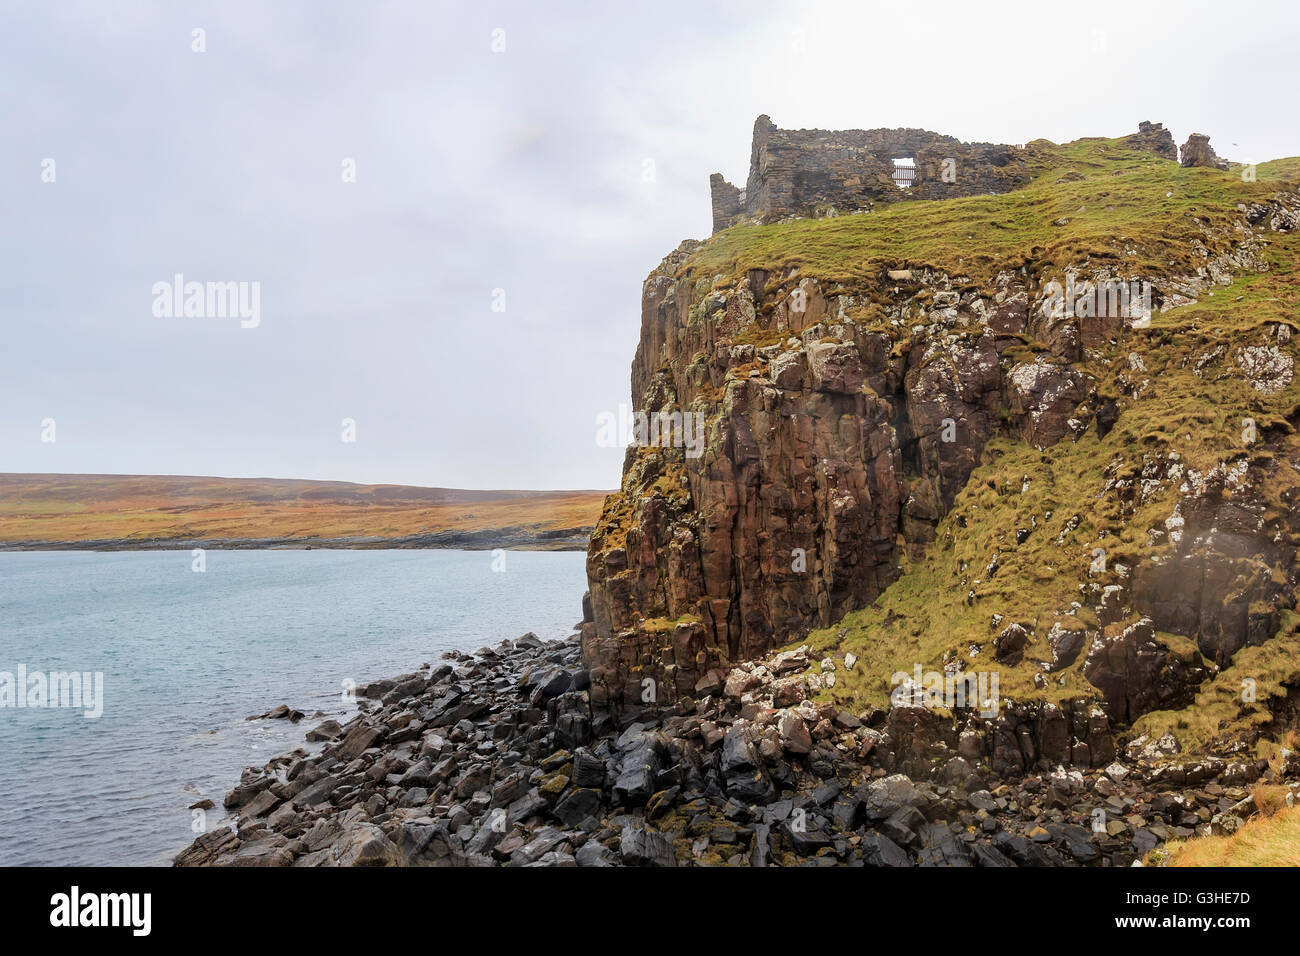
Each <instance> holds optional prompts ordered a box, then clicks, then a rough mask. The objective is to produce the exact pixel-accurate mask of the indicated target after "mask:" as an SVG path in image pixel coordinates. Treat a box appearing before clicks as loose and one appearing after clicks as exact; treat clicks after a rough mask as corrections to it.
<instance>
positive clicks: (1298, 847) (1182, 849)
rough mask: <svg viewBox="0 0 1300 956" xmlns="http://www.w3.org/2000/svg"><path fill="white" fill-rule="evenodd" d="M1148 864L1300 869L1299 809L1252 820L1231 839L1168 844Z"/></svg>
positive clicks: (1177, 841) (1198, 838) (1209, 837)
mask: <svg viewBox="0 0 1300 956" xmlns="http://www.w3.org/2000/svg"><path fill="white" fill-rule="evenodd" d="M1156 853H1158V854H1160V857H1159V860H1157V858H1155V854H1156ZM1148 861H1149V862H1158V861H1163V863H1164V865H1166V866H1175V867H1189V866H1300V806H1295V807H1284V808H1283V809H1281V810H1278V811H1277V812H1275V813H1272V814H1269V815H1267V816H1265V815H1263V814H1261V815H1259V816H1256V817H1253V818H1252V819H1250V820H1248V821H1247V822H1246V823H1244V824H1243V825H1242V826H1241V828H1240V829H1239V830H1237V832H1236V833H1234V834H1232V836H1226V837H1224V836H1205V837H1197V838H1195V839H1191V840H1174V841H1170V842H1169V843H1167V844H1165V845H1164V846H1163V847H1162V848H1160V850H1158V851H1154V852H1153V854H1152V855H1151V856H1149V857H1148Z"/></svg>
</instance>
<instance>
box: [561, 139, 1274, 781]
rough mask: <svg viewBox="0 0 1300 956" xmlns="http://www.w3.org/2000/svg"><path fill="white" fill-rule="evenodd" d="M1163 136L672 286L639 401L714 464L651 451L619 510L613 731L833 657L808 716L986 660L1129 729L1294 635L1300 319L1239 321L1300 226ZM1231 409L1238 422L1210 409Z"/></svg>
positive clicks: (605, 520) (719, 247) (647, 347)
mask: <svg viewBox="0 0 1300 956" xmlns="http://www.w3.org/2000/svg"><path fill="white" fill-rule="evenodd" d="M1145 125H1146V127H1147V128H1146V129H1144V130H1143V131H1142V133H1141V134H1139V136H1137V137H1129V138H1128V139H1127V140H1110V141H1097V140H1092V141H1083V143H1081V144H1070V145H1069V146H1066V147H1054V146H1051V144H1042V143H1040V144H1031V145H1030V147H1029V149H1028V151H1027V153H1028V155H1027V163H1028V164H1029V165H1028V168H1029V169H1030V170H1031V171H1032V172H1033V174H1034V176H1035V180H1034V183H1033V185H1032V186H1030V187H1028V188H1026V189H1025V190H1023V191H1021V192H1017V193H1014V194H1012V196H1011V197H971V198H968V199H954V200H952V201H951V202H949V203H931V204H924V205H923V206H912V207H911V208H910V209H900V208H895V209H892V210H891V211H890V213H889V214H890V215H893V216H895V217H896V218H895V219H893V220H885V218H884V217H885V214H871V215H863V216H860V217H841V218H839V219H836V220H834V221H830V222H816V223H813V222H802V223H788V224H785V225H782V226H774V227H755V226H749V227H741V229H738V230H730V231H728V232H727V233H724V234H723V235H721V236H716V237H714V239H712V240H710V241H709V242H708V243H704V244H701V243H697V242H692V241H687V242H684V243H683V244H682V245H681V246H680V247H679V248H678V249H677V250H676V251H675V252H673V253H671V254H670V255H669V256H667V257H666V258H665V259H664V260H663V262H662V263H661V264H660V265H659V267H658V268H657V269H656V270H655V271H654V272H653V273H651V275H650V276H649V278H648V279H647V280H646V282H645V285H644V289H643V294H642V326H641V340H640V343H639V345H638V347H637V352H636V358H635V360H634V362H633V368H632V394H633V397H634V400H635V402H636V405H637V407H638V408H639V409H641V410H643V411H645V412H648V413H655V412H663V413H665V414H668V413H691V414H696V415H699V416H701V418H702V421H703V423H704V436H705V437H704V442H703V446H702V453H701V454H699V455H698V456H697V457H693V452H692V450H691V449H690V448H688V447H681V446H677V447H674V446H672V445H671V444H668V443H664V442H660V443H658V444H641V445H638V446H633V447H630V448H629V450H628V454H627V458H626V461H625V466H624V474H623V482H622V488H621V490H620V491H619V492H618V493H617V494H615V495H613V496H611V497H610V498H609V499H608V500H607V501H606V505H605V509H604V512H603V514H602V517H601V520H600V522H599V524H598V525H597V528H596V530H595V532H594V534H593V536H592V541H591V547H590V549H589V552H588V560H587V570H588V577H589V582H590V586H591V600H590V602H589V604H588V607H587V614H586V618H587V620H586V621H585V623H584V626H583V657H584V661H585V663H586V665H587V666H588V667H589V668H590V677H591V699H592V704H593V705H595V706H604V705H614V706H642V705H645V704H666V703H671V702H673V701H675V700H678V699H681V698H683V697H688V696H692V695H696V694H698V693H708V692H710V691H712V690H714V689H715V685H719V686H720V684H721V681H722V680H724V679H725V677H726V672H727V670H728V669H729V668H730V667H731V666H733V665H734V664H735V663H737V662H740V661H744V660H748V659H752V658H755V657H758V656H759V655H761V654H762V653H763V652H765V651H766V650H768V649H770V648H772V647H774V646H778V645H784V644H787V643H790V642H792V641H795V640H797V639H799V638H801V637H802V636H803V635H805V634H807V633H808V632H809V631H810V630H815V629H818V628H830V629H829V630H827V631H820V632H818V633H817V634H815V635H814V641H813V643H814V646H815V648H816V649H817V650H818V651H819V652H820V653H821V654H822V655H823V656H824V662H823V664H822V666H821V669H820V672H818V673H814V674H812V675H810V676H809V679H808V683H807V684H806V685H804V690H806V691H807V692H808V693H810V694H816V693H818V692H821V693H823V694H828V695H831V696H832V697H834V698H835V699H837V700H846V701H847V700H857V701H859V702H861V701H864V700H868V699H878V698H879V696H880V691H881V688H882V687H883V688H885V689H886V692H887V689H888V686H889V680H888V678H889V674H890V672H891V671H892V670H896V669H897V668H898V667H900V666H902V667H903V668H904V669H905V670H907V671H909V672H910V670H911V668H912V662H915V663H916V664H918V665H924V666H926V667H929V666H934V667H936V668H943V669H944V670H945V672H946V673H950V674H951V673H962V672H965V671H966V669H967V668H968V667H970V668H973V667H974V666H976V665H975V664H973V663H972V661H973V659H974V658H975V657H977V656H979V654H980V653H981V651H983V653H984V654H985V658H984V660H986V661H987V662H988V663H987V665H985V666H994V665H995V662H996V666H997V667H998V668H999V669H1001V670H1002V671H1003V678H1004V688H1011V689H1013V690H1014V691H1015V692H1016V693H1017V694H1018V695H1019V696H1024V697H1030V696H1033V695H1035V694H1037V695H1038V696H1039V697H1041V698H1042V699H1043V700H1048V701H1050V700H1056V701H1060V702H1062V703H1063V704H1064V706H1066V708H1067V710H1068V709H1070V708H1071V707H1074V706H1075V705H1073V704H1071V703H1070V701H1073V700H1076V699H1077V700H1079V701H1081V703H1080V704H1079V705H1078V707H1077V708H1076V709H1077V710H1078V712H1079V713H1081V714H1085V715H1086V714H1087V713H1088V706H1089V705H1088V704H1086V703H1084V701H1089V700H1091V701H1097V702H1100V703H1101V704H1102V705H1103V706H1104V707H1105V709H1106V712H1107V713H1108V714H1109V716H1110V719H1111V721H1112V722H1114V721H1117V720H1118V721H1120V722H1123V723H1127V722H1130V721H1132V720H1134V719H1136V718H1137V717H1138V716H1139V715H1140V714H1141V713H1143V712H1146V711H1148V710H1152V709H1154V708H1157V707H1170V706H1182V705H1184V704H1186V703H1187V702H1188V701H1190V699H1191V697H1192V695H1193V694H1194V693H1195V691H1196V687H1197V685H1198V684H1199V683H1200V682H1201V681H1202V680H1204V679H1205V677H1206V676H1207V675H1208V674H1211V673H1213V672H1214V671H1215V669H1216V668H1219V667H1226V666H1227V665H1228V664H1229V663H1230V662H1231V661H1232V659H1233V655H1234V654H1235V653H1236V652H1237V651H1238V650H1239V649H1240V648H1242V647H1244V646H1247V645H1259V644H1262V643H1264V642H1265V641H1268V640H1269V639H1271V638H1272V637H1274V636H1275V635H1277V634H1278V632H1279V629H1281V628H1282V627H1283V625H1284V624H1287V623H1289V622H1290V621H1291V616H1290V613H1291V612H1290V609H1291V608H1293V607H1294V603H1295V587H1296V583H1297V581H1296V570H1295V554H1296V545H1297V542H1298V541H1300V522H1297V519H1296V518H1295V510H1294V507H1293V505H1294V500H1295V496H1296V495H1297V491H1298V490H1300V473H1297V472H1296V470H1295V464H1296V461H1297V460H1300V458H1298V457H1297V454H1296V451H1297V450H1296V448H1295V447H1294V445H1295V442H1294V439H1293V436H1292V432H1293V431H1294V428H1293V426H1294V425H1295V424H1296V420H1297V419H1296V408H1297V405H1298V401H1297V389H1296V385H1295V384H1294V383H1293V381H1292V374H1291V370H1292V349H1291V345H1290V329H1291V327H1292V325H1291V321H1290V320H1286V321H1280V319H1281V318H1283V317H1284V316H1286V315H1287V314H1288V313H1287V311H1286V310H1287V309H1288V308H1290V307H1291V306H1290V303H1291V302H1292V298H1293V297H1294V295H1295V289H1294V288H1293V287H1292V286H1290V285H1288V286H1287V287H1286V293H1285V296H1283V297H1282V298H1280V299H1279V297H1278V296H1277V295H1276V294H1275V295H1273V296H1272V299H1271V301H1272V302H1274V303H1275V304H1276V303H1279V302H1282V303H1285V304H1283V305H1278V306H1277V307H1276V308H1274V307H1273V306H1270V307H1268V308H1267V309H1264V310H1258V309H1257V310H1255V311H1254V312H1253V313H1251V314H1247V312H1246V307H1245V306H1241V307H1240V308H1239V309H1236V310H1233V309H1231V308H1229V309H1228V310H1227V311H1225V312H1220V311H1218V307H1219V305H1220V304H1224V305H1228V304H1229V303H1228V302H1226V301H1225V298H1226V295H1227V293H1225V289H1226V287H1227V286H1229V285H1232V284H1233V283H1234V281H1238V282H1239V281H1241V280H1238V279H1236V278H1235V277H1239V276H1249V275H1252V274H1259V273H1268V274H1269V275H1270V277H1271V278H1270V280H1269V281H1280V280H1281V276H1282V275H1284V274H1289V266H1286V267H1284V268H1282V269H1279V262H1294V255H1295V249H1294V247H1293V246H1292V245H1290V244H1289V243H1290V239H1291V235H1290V234H1291V231H1292V230H1293V229H1294V228H1295V225H1296V216H1295V211H1296V210H1297V208H1300V202H1297V199H1296V196H1295V195H1294V193H1290V192H1286V191H1285V190H1283V191H1279V188H1278V184H1277V183H1274V184H1272V185H1271V186H1265V185H1264V184H1263V183H1261V184H1258V185H1256V184H1250V185H1249V186H1248V185H1246V184H1242V183H1238V182H1236V180H1235V179H1233V178H1231V177H1228V176H1225V175H1224V174H1223V173H1221V172H1217V171H1213V170H1200V169H1197V170H1179V167H1178V166H1177V164H1176V163H1175V162H1172V161H1171V158H1170V157H1169V152H1170V150H1171V148H1172V140H1171V139H1169V137H1168V133H1167V132H1166V131H1163V130H1162V129H1160V128H1159V127H1156V126H1152V125H1151V124H1145ZM1166 140H1168V142H1166ZM1288 168H1289V167H1288ZM1208 176H1216V177H1220V178H1219V179H1216V180H1213V181H1211V180H1208V179H1204V178H1196V177H1208ZM1120 177H1124V179H1123V180H1120ZM1175 190H1178V191H1179V192H1180V193H1184V194H1186V195H1185V196H1183V197H1180V200H1175V201H1174V202H1172V203H1171V202H1169V201H1168V200H1169V199H1170V198H1171V197H1173V196H1174V195H1175ZM1166 193H1168V195H1167V196H1166V195H1165V194H1166ZM1012 197H1022V198H1018V199H1016V203H1017V205H1014V206H1007V205H1004V204H1003V203H1004V202H1005V201H1006V200H1008V199H1011V198H1012ZM1162 197H1163V199H1162ZM1238 200H1240V201H1238ZM1189 203H1191V204H1192V205H1193V206H1194V207H1196V208H1193V209H1188V208H1187V205H1188V204H1189ZM1144 204H1145V205H1144ZM907 205H909V206H911V204H907ZM1117 208H1119V209H1124V210H1127V218H1125V216H1124V215H1122V214H1121V215H1116V210H1117ZM913 209H914V210H916V212H913V211H912V210H913ZM1089 210H1092V212H1089ZM1139 210H1143V211H1141V212H1139ZM1152 210H1158V211H1156V212H1152ZM1058 213H1068V215H1058ZM903 217H907V218H903ZM900 231H904V232H907V233H908V234H909V235H915V236H916V237H918V238H917V239H915V240H908V241H903V240H899V239H897V238H895V237H896V236H898V235H899V233H900ZM1007 233H1010V235H1007ZM940 235H942V236H946V237H948V239H949V240H950V244H949V245H946V246H944V245H939V244H936V243H938V242H939V240H937V239H933V238H932V237H934V236H940ZM909 242H910V244H909ZM927 243H928V244H927ZM1279 253H1280V254H1281V258H1280V259H1279ZM1269 270H1272V271H1271V272H1270V271H1269ZM1116 288H1122V289H1123V291H1124V295H1123V296H1119V295H1117V294H1112V295H1111V297H1110V298H1109V299H1107V292H1108V291H1109V292H1110V293H1114V292H1115V289H1116ZM1130 289H1132V291H1133V293H1134V295H1133V296H1132V297H1131V298H1130V297H1129V296H1128V290H1130ZM1216 289H1217V290H1218V294H1219V296H1221V297H1225V298H1220V299H1219V300H1218V302H1216V303H1215V311H1213V313H1212V314H1211V315H1209V316H1205V315H1201V314H1197V313H1195V312H1194V311H1193V310H1194V309H1195V308H1197V307H1199V306H1200V302H1201V301H1202V300H1205V301H1207V302H1208V301H1210V300H1211V299H1212V298H1213V297H1214V296H1215V290H1216ZM1235 291H1236V290H1235V289H1234V290H1227V292H1235ZM1269 291H1270V292H1272V293H1277V292H1278V291H1279V290H1278V288H1276V287H1270V289H1269ZM1098 292H1101V294H1100V295H1098V294H1097V293H1098ZM1241 295H1242V298H1246V297H1251V298H1252V302H1253V301H1254V300H1255V299H1256V298H1259V299H1263V298H1264V296H1263V295H1262V290H1254V291H1252V290H1251V289H1249V288H1248V289H1246V291H1244V292H1243V293H1241ZM1238 301H1240V300H1238ZM1184 316H1185V318H1182V317H1184ZM1274 316H1276V317H1277V318H1273V317H1274ZM1216 326H1217V327H1216ZM1171 342H1173V343H1176V345H1177V348H1171V345H1170V343H1171ZM1156 368H1159V369H1161V373H1156V372H1153V371H1151V370H1152V369H1156ZM1162 374H1163V377H1165V378H1167V379H1168V380H1169V381H1168V384H1169V386H1170V390H1169V391H1165V390H1163V384H1162V383H1161V382H1159V381H1158V380H1159V379H1160V378H1161V377H1162ZM1153 379H1155V380H1157V381H1153ZM1186 383H1196V384H1195V385H1188V384H1186ZM1203 384H1204V385H1205V387H1209V385H1210V384H1213V386H1214V388H1216V389H1218V391H1216V392H1215V393H1214V394H1215V396H1217V397H1216V400H1215V401H1216V402H1217V404H1218V407H1217V408H1216V409H1214V411H1213V413H1212V414H1211V412H1210V410H1209V409H1208V408H1207V407H1205V404H1204V403H1202V404H1201V405H1197V404H1196V403H1195V402H1192V403H1191V406H1189V407H1185V406H1187V402H1186V401H1185V400H1186V399H1187V398H1188V395H1187V394H1186V391H1187V389H1189V388H1193V387H1201V386H1202V385H1203ZM1211 419H1213V421H1214V424H1213V426H1211V425H1209V424H1207V422H1209V421H1210V420H1211ZM1242 419H1250V420H1251V422H1252V425H1251V427H1252V428H1254V429H1255V432H1254V433H1252V435H1251V436H1250V438H1251V441H1250V442H1248V443H1245V444H1243V441H1242V440H1241V439H1240V437H1239V436H1238V434H1237V432H1238V431H1239V430H1240V427H1241V426H1240V425H1239V424H1238V422H1239V421H1240V420H1242ZM1189 422H1199V424H1195V425H1192V426H1191V427H1192V429H1193V430H1194V431H1195V432H1196V434H1192V432H1191V431H1186V429H1188V428H1189ZM1229 425H1230V426H1231V427H1229ZM977 469H978V475H977V477H976V479H972V475H973V474H974V473H976V471H977ZM1067 478H1068V481H1067ZM1098 552H1100V553H1101V559H1100V562H1099V561H1098V558H1097V553H1098ZM1044 569H1045V570H1044ZM909 582H910V583H909ZM891 584H892V585H894V587H892V588H891ZM887 589H888V590H887ZM877 599H879V600H877ZM909 601H910V602H911V603H910V604H909V603H907V602H909ZM872 602H877V603H876V604H875V605H873V606H872V607H871V608H870V609H869V610H868V611H864V612H862V614H859V615H854V614H851V613H850V612H854V611H855V610H856V609H859V608H864V607H866V606H867V605H870V604H872ZM1031 612H1032V613H1031ZM846 615H847V616H846ZM863 615H866V616H867V617H866V618H863V617H862V616H863ZM860 618H861V619H860ZM977 620H978V622H979V623H978V626H977V625H976V624H975V623H974V622H976V621H977ZM990 622H991V623H990ZM1013 624H1014V626H1015V627H1016V628H1018V629H1019V630H1018V631H1015V632H1013V631H1011V627H1010V626H1011V625H1013ZM832 625H835V626H834V627H831V626H832ZM995 639H996V640H995ZM1186 642H1190V648H1189V647H1188V646H1187V644H1186ZM859 661H861V662H862V663H858V662H859ZM837 674H838V681H837V679H836V675H837ZM1049 674H1050V675H1051V676H1050V678H1048V677H1047V675H1049ZM1004 693H1005V690H1004ZM1081 719H1084V718H1081ZM1085 722H1086V719H1085ZM1094 722H1095V721H1094ZM950 736H951V735H950ZM1010 739H1012V740H1013V742H1014V739H1015V738H1014V734H1013V735H1012V737H1011V738H1010ZM953 741H954V744H955V737H954V738H953ZM1063 741H1064V743H1063V747H1064V751H1063V752H1064V758H1065V759H1066V760H1069V758H1070V746H1071V745H1070V738H1069V735H1066V737H1065V738H1063ZM932 742H933V741H931V743H932ZM916 746H917V747H918V748H919V749H920V750H921V751H923V750H924V748H925V746H927V743H926V742H925V741H922V742H921V743H919V744H917V745H916ZM1087 751H1088V747H1086V746H1085V747H1084V748H1083V752H1084V753H1086V752H1087ZM1084 759H1085V762H1086V758H1084Z"/></svg>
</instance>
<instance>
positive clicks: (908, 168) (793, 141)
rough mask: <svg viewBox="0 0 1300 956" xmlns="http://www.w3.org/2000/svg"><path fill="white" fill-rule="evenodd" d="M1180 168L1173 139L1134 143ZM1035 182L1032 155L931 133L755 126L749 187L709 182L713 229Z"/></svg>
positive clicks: (767, 122) (1144, 132) (1155, 132)
mask: <svg viewBox="0 0 1300 956" xmlns="http://www.w3.org/2000/svg"><path fill="white" fill-rule="evenodd" d="M1127 141H1128V144H1129V145H1130V146H1132V147H1134V148H1141V149H1147V150H1150V151H1152V152H1155V153H1157V154H1158V155H1160V156H1162V157H1163V158H1166V159H1173V160H1175V161H1177V159H1178V150H1177V147H1175V146H1174V141H1173V137H1172V136H1171V135H1170V133H1169V131H1168V130H1166V129H1165V128H1164V127H1163V126H1161V125H1160V124H1159V123H1147V122H1143V123H1142V124H1140V126H1139V128H1138V132H1137V133H1136V134H1133V135H1131V136H1129V137H1128V138H1127ZM1029 180H1030V171H1029V168H1028V163H1027V157H1026V151H1025V149H1024V147H1019V146H1005V145H998V144H994V143H963V142H962V141H961V140H959V139H956V138H955V137H952V136H944V135H941V134H939V133H932V132H930V131H929V130H924V129H849V130H837V131H830V130H820V129H799V130H788V129H778V128H777V127H776V124H774V123H773V122H772V120H771V119H770V118H769V117H767V116H760V117H759V118H758V119H757V120H755V121H754V143H753V147H752V149H751V150H750V154H749V179H748V180H747V181H746V182H745V188H744V189H740V188H738V187H736V186H733V185H732V184H731V183H729V182H727V181H726V180H725V179H723V178H722V174H721V173H714V174H713V175H712V176H710V177H709V190H710V193H711V195H712V201H713V231H714V232H715V233H716V232H718V231H720V230H722V229H726V228H727V227H728V226H733V225H735V224H737V223H739V222H753V221H758V222H762V223H770V222H777V221H779V220H781V219H786V218H789V217H793V216H802V217H812V218H822V217H826V216H833V215H837V214H842V213H853V212H865V211H869V210H871V209H873V208H874V207H875V206H877V205H879V204H882V203H890V202H899V201H902V200H909V199H950V198H952V197H954V196H977V195H983V194H987V193H1005V192H1010V191H1011V190H1013V189H1017V188H1019V187H1021V186H1024V185H1025V184H1026V183H1028V182H1029Z"/></svg>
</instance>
